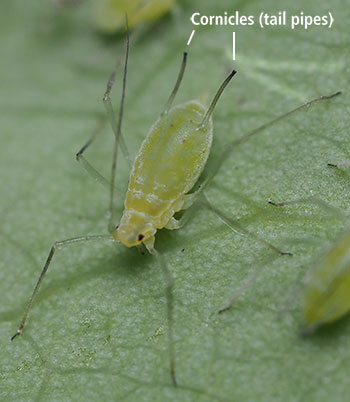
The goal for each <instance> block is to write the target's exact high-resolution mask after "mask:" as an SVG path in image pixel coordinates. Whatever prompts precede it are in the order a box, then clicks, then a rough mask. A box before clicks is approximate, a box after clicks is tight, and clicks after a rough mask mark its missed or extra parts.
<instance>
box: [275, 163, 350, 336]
mask: <svg viewBox="0 0 350 402" xmlns="http://www.w3.org/2000/svg"><path fill="white" fill-rule="evenodd" d="M331 166H335V165H331ZM305 202H307V203H314V204H316V205H318V206H320V207H321V208H324V209H326V210H327V211H334V209H333V208H332V207H331V206H329V205H328V204H327V203H326V202H324V201H323V200H320V199H317V198H315V197H311V198H306V199H301V200H295V201H287V202H282V203H273V202H271V201H270V204H272V205H275V206H279V207H281V206H285V205H290V204H298V203H305ZM337 216H339V212H338V213H337ZM302 305H303V315H304V322H303V326H302V334H303V335H309V334H311V333H313V332H314V331H315V330H316V329H317V328H319V327H320V326H322V325H325V324H330V323H332V322H334V321H336V320H338V319H339V318H341V317H343V316H344V315H345V314H347V313H349V312H350V229H349V228H346V229H345V230H344V231H343V233H342V234H341V235H340V236H339V237H338V238H337V239H336V240H335V242H334V243H333V244H332V245H331V247H330V248H329V249H328V250H327V251H326V252H325V254H324V255H322V256H321V258H319V259H318V260H317V262H316V263H315V264H314V266H313V267H312V268H311V269H310V270H309V271H308V273H307V275H306V277H305V284H304V293H303V301H302Z"/></svg>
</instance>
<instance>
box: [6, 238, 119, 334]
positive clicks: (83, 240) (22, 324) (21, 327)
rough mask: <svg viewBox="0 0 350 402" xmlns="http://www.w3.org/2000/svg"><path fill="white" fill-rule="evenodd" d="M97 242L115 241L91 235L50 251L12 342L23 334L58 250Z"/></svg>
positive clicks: (60, 243) (62, 243)
mask: <svg viewBox="0 0 350 402" xmlns="http://www.w3.org/2000/svg"><path fill="white" fill-rule="evenodd" d="M96 240H99V241H100V240H103V241H106V240H107V241H109V242H110V241H112V242H114V241H115V240H114V239H113V238H112V237H111V236H109V235H91V236H82V237H75V238H73V239H68V240H62V241H58V242H56V243H55V244H54V245H53V246H52V247H51V250H50V252H49V255H48V257H47V259H46V262H45V264H44V267H43V269H42V271H41V274H40V276H39V279H38V281H37V283H36V285H35V288H34V290H33V293H32V296H31V297H30V299H29V301H28V302H27V305H26V307H25V309H24V313H23V317H22V320H21V322H20V324H19V326H18V329H17V331H16V333H15V334H14V335H13V336H12V337H11V338H10V339H11V341H13V340H14V339H15V338H16V336H18V335H20V334H21V333H22V332H23V328H24V325H25V323H26V321H27V318H28V314H29V310H30V308H31V306H32V304H33V301H34V299H35V296H36V295H37V293H38V291H39V288H40V285H41V282H42V280H43V279H44V276H45V274H46V272H47V270H48V269H49V266H50V264H51V261H52V259H53V256H54V254H55V252H56V251H57V250H60V249H62V248H63V247H66V246H68V245H70V244H76V243H86V242H88V241H96Z"/></svg>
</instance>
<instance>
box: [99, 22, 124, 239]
mask: <svg viewBox="0 0 350 402" xmlns="http://www.w3.org/2000/svg"><path fill="white" fill-rule="evenodd" d="M125 29H126V49H125V62H124V72H123V88H122V96H121V100H120V107H119V115H118V120H117V124H116V127H115V123H114V122H115V118H114V112H113V108H112V104H111V101H110V97H109V94H110V91H111V89H112V86H113V83H114V76H113V73H114V72H113V73H112V75H111V78H112V79H111V78H110V79H109V81H108V83H107V90H106V93H105V95H104V97H103V101H104V103H105V105H107V106H106V109H107V113H108V114H110V113H112V115H113V116H112V118H110V121H111V124H112V128H113V131H114V133H115V141H114V148H113V159H112V167H111V179H110V187H109V208H108V230H109V232H110V233H113V231H114V230H115V225H114V224H113V221H114V213H113V211H114V189H115V176H116V167H117V158H118V148H119V142H120V138H121V128H122V121H123V113H124V104H125V94H126V77H127V72H128V60H129V46H130V35H129V26H128V16H127V14H125ZM109 106H110V107H109ZM113 126H114V127H113Z"/></svg>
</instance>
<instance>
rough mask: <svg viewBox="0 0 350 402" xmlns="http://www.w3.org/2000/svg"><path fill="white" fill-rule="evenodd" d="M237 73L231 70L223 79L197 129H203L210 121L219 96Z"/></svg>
mask: <svg viewBox="0 0 350 402" xmlns="http://www.w3.org/2000/svg"><path fill="white" fill-rule="evenodd" d="M236 73H237V71H236V70H232V71H231V72H230V74H229V75H228V76H227V77H226V78H225V80H224V82H223V83H222V84H221V85H220V88H219V89H218V91H217V92H216V94H215V96H214V99H213V100H212V102H211V104H210V106H209V108H208V110H207V112H206V113H205V115H204V117H203V120H202V121H201V123H200V124H199V126H198V128H201V127H203V126H204V125H205V124H206V123H207V122H208V120H209V119H210V116H211V115H212V114H213V111H214V109H215V106H216V104H217V102H218V100H219V98H220V96H221V95H222V93H223V92H224V89H225V88H226V86H227V84H228V83H229V82H230V81H231V79H232V78H233V76H234V75H235V74H236Z"/></svg>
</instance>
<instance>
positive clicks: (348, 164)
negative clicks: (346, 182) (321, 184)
mask: <svg viewBox="0 0 350 402" xmlns="http://www.w3.org/2000/svg"><path fill="white" fill-rule="evenodd" d="M327 166H330V167H335V168H347V167H350V159H345V160H344V161H341V162H339V163H327Z"/></svg>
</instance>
